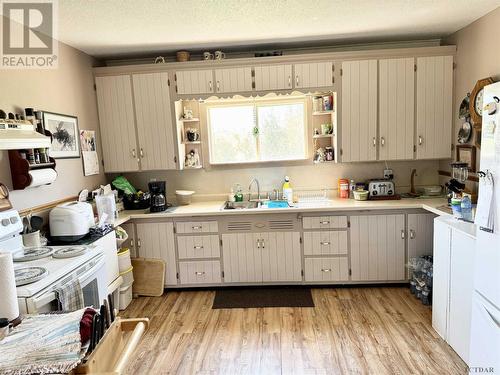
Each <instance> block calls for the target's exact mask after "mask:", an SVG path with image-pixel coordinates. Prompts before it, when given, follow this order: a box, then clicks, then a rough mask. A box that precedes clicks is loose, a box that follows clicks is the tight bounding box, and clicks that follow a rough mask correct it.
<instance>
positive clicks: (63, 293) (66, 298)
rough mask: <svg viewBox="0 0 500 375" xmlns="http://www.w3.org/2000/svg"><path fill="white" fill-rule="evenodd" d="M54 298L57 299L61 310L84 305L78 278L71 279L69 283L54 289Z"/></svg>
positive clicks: (79, 307) (71, 309)
mask: <svg viewBox="0 0 500 375" xmlns="http://www.w3.org/2000/svg"><path fill="white" fill-rule="evenodd" d="M54 292H55V293H56V298H57V300H58V301H59V307H60V310H61V311H65V312H70V311H75V310H79V309H83V308H84V307H85V302H84V300H83V291H82V287H81V286H80V282H79V281H78V280H74V281H71V282H70V283H68V284H66V285H64V286H62V287H61V288H57V289H56V290H54Z"/></svg>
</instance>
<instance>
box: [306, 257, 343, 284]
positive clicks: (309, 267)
mask: <svg viewBox="0 0 500 375" xmlns="http://www.w3.org/2000/svg"><path fill="white" fill-rule="evenodd" d="M348 280H349V267H348V263H347V257H339V258H306V259H305V281H306V282H307V281H308V282H328V281H348Z"/></svg>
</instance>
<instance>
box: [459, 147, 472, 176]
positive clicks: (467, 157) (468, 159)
mask: <svg viewBox="0 0 500 375" xmlns="http://www.w3.org/2000/svg"><path fill="white" fill-rule="evenodd" d="M456 150H457V162H462V163H467V164H468V165H469V168H468V169H469V172H476V147H475V146H472V145H457V146H456Z"/></svg>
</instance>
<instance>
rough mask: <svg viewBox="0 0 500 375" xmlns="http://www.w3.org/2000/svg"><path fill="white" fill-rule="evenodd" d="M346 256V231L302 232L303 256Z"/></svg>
mask: <svg viewBox="0 0 500 375" xmlns="http://www.w3.org/2000/svg"><path fill="white" fill-rule="evenodd" d="M329 254H346V255H347V231H322V232H319V231H318V232H304V255H329Z"/></svg>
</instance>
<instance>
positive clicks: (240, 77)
mask: <svg viewBox="0 0 500 375" xmlns="http://www.w3.org/2000/svg"><path fill="white" fill-rule="evenodd" d="M240 91H252V68H250V67H244V68H226V69H215V92H240Z"/></svg>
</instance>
